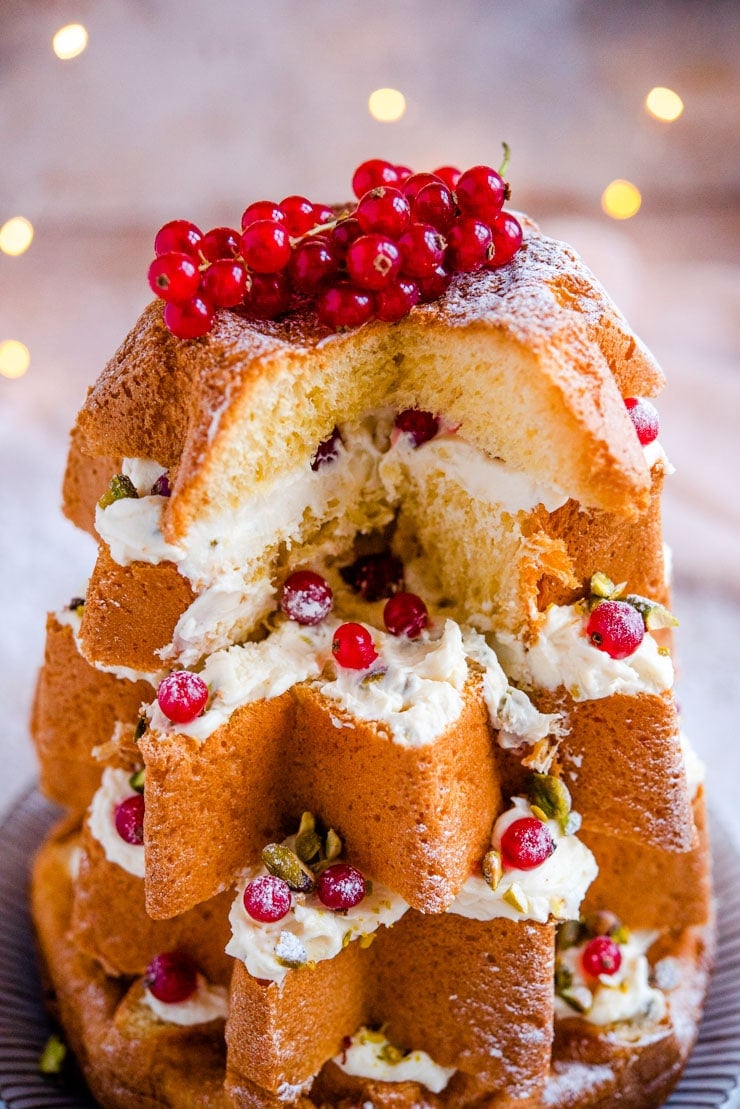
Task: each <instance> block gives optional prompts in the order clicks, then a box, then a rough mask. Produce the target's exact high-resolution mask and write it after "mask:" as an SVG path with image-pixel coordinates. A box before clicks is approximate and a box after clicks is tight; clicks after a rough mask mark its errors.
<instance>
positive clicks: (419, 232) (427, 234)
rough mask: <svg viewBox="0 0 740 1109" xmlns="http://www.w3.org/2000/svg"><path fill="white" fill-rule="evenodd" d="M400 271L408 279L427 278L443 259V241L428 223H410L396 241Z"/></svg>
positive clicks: (435, 229) (444, 242)
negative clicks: (399, 253) (398, 249)
mask: <svg viewBox="0 0 740 1109" xmlns="http://www.w3.org/2000/svg"><path fill="white" fill-rule="evenodd" d="M398 245H399V247H400V249H401V258H402V262H401V269H402V271H403V273H404V274H405V275H406V276H408V277H419V278H423V277H428V276H429V274H431V273H432V272H433V271H434V270H435V269H436V268H437V266H441V265H442V260H443V259H444V254H445V247H446V245H447V243H446V241H445V239H444V238H443V237H442V235H440V233H439V231H438V230H437V228H436V227H432V225H431V224H430V223H412V224H410V226H409V227H408V228H407V229H406V231H404V233H403V235H401V238H400V239H399V240H398Z"/></svg>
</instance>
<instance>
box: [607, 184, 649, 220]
mask: <svg viewBox="0 0 740 1109" xmlns="http://www.w3.org/2000/svg"><path fill="white" fill-rule="evenodd" d="M641 204H642V196H641V195H640V190H639V189H638V187H637V185H633V184H632V182H631V181H625V180H624V179H623V178H617V180H616V181H612V182H611V183H610V184H609V185H607V186H606V188H605V189H604V191H603V193H602V194H601V207H602V208H603V209H604V211H605V212H606V214H607V216H611V217H612V219H630V218H631V217H632V216H635V215H637V213H638V212H639V210H640V205H641Z"/></svg>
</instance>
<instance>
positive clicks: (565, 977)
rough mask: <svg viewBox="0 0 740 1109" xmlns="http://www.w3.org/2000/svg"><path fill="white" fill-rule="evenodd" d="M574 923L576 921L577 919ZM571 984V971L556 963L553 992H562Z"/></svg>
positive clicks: (570, 922)
mask: <svg viewBox="0 0 740 1109" xmlns="http://www.w3.org/2000/svg"><path fill="white" fill-rule="evenodd" d="M568 923H569V924H572V923H573V921H568ZM575 923H577V921H576V922H575ZM572 985H573V972H572V971H571V970H568V968H567V967H564V966H561V965H560V963H558V965H557V966H556V967H555V993H562V992H563V990H569V989H570V987H571V986H572Z"/></svg>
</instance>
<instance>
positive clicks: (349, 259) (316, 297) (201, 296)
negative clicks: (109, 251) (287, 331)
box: [149, 158, 522, 339]
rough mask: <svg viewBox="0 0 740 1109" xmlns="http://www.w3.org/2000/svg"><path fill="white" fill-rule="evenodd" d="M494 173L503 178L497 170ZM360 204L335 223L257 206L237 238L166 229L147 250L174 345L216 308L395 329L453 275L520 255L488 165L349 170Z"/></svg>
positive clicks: (298, 202)
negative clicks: (296, 313)
mask: <svg viewBox="0 0 740 1109" xmlns="http://www.w3.org/2000/svg"><path fill="white" fill-rule="evenodd" d="M502 168H503V167H502ZM352 188H353V190H354V193H355V196H356V197H357V198H358V202H357V204H356V205H355V207H354V208H350V209H347V210H345V211H343V212H342V213H341V214H340V215H337V213H336V212H335V211H334V210H333V209H332V208H329V207H327V206H326V205H324V204H313V203H312V202H311V201H310V200H307V199H306V198H305V197H303V196H288V197H286V198H285V199H284V200H281V201H280V203H279V204H276V203H274V202H273V201H271V200H259V201H257V202H256V203H254V204H250V205H249V207H248V208H247V209H246V210H245V212H244V213H243V215H242V220H241V232H239V231H236V230H234V229H232V228H230V227H216V228H214V229H213V230H211V231H207V232H206V233H205V234H204V233H203V232H202V231H201V230H200V229H199V228H198V227H196V226H195V224H193V223H189V222H188V221H187V220H172V221H171V222H170V223H166V224H165V225H164V227H161V228H160V229H159V231H158V232H157V235H156V238H155V240H154V252H155V254H156V257H155V259H154V261H153V262H152V264H151V266H150V267H149V284H150V286H151V288H152V290H153V291H154V292H155V293H156V294H157V296H159V297H161V298H162V300H164V301H165V302H166V303H165V309H164V321H165V324H166V325H167V327H168V328H169V330H170V331H171V332H172V333H173V335H176V336H177V337H178V338H180V339H195V338H197V337H198V336H201V335H205V334H207V333H208V332H209V331H210V330H211V328H212V326H213V321H214V316H215V313H216V311H217V309H219V308H233V309H238V310H239V311H241V312H244V313H245V314H246V315H249V316H252V317H256V318H258V319H275V318H276V317H277V316H281V315H283V314H284V313H285V312H288V311H290V310H291V309H293V308H296V307H299V306H302V305H306V304H307V303H311V302H313V303H314V304H315V307H316V311H317V313H318V317H319V319H320V321H321V322H322V323H323V324H325V325H326V326H327V327H329V328H331V329H332V331H341V330H343V329H345V328H352V327H359V326H360V325H361V324H363V323H366V322H367V321H368V320H370V319H380V320H385V321H386V322H388V323H393V322H395V321H397V320H400V319H402V318H403V316H405V315H406V314H407V312H409V311H410V310H411V308H413V306H414V305H415V304H418V303H419V302H425V301H431V300H437V299H438V298H439V297H441V296H442V294H443V293H444V292H445V291H446V289H447V287H448V285H449V284H450V282H451V280H452V277H453V275H454V274H456V273H472V272H474V271H475V270H479V269H482V268H483V267H488V268H489V269H498V268H499V267H500V266H504V265H506V263H507V262H510V261H511V259H512V258H513V257H514V255H515V254H516V252H517V251H518V250H519V247H520V246H521V244H522V229H521V226H520V224H519V222H518V221H517V220H516V218H515V217H514V216H513V215H512V214H511V213H510V212H505V211H503V206H504V201H505V200H506V199H508V196H509V189H508V185H507V184H506V182H505V181H504V179H503V177H502V176H501V174H500V173H499V172H498V171H497V170H495V169H491V168H490V166H473V167H472V169H468V170H465V172H464V173H461V172H460V170H458V169H455V168H453V167H452V166H443V167H442V168H440V169H437V170H435V171H434V173H412V171H411V170H409V169H407V168H406V167H405V166H394V165H392V164H391V163H390V162H386V161H383V160H382V159H380V158H373V159H371V160H370V161H367V162H363V163H362V165H360V166H358V168H357V169H356V170H355V173H354V176H353V178H352Z"/></svg>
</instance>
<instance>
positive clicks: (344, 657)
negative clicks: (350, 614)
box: [331, 623, 378, 670]
mask: <svg viewBox="0 0 740 1109" xmlns="http://www.w3.org/2000/svg"><path fill="white" fill-rule="evenodd" d="M331 650H332V654H333V655H334V658H335V659H336V660H337V662H338V663H339V665H340V666H344V667H345V668H346V669H347V670H367V668H368V666H371V665H372V664H373V663H374V662H375V660H376V658H377V657H378V652H377V651H376V650H375V644H374V643H373V637H372V636H371V635H370V632H369V631H368V630H367V628H364V627H363V626H362V624H352V623H349V624H340V626H339V627H338V628H337V630H336V631H335V632H334V638H333V639H332V644H331Z"/></svg>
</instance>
